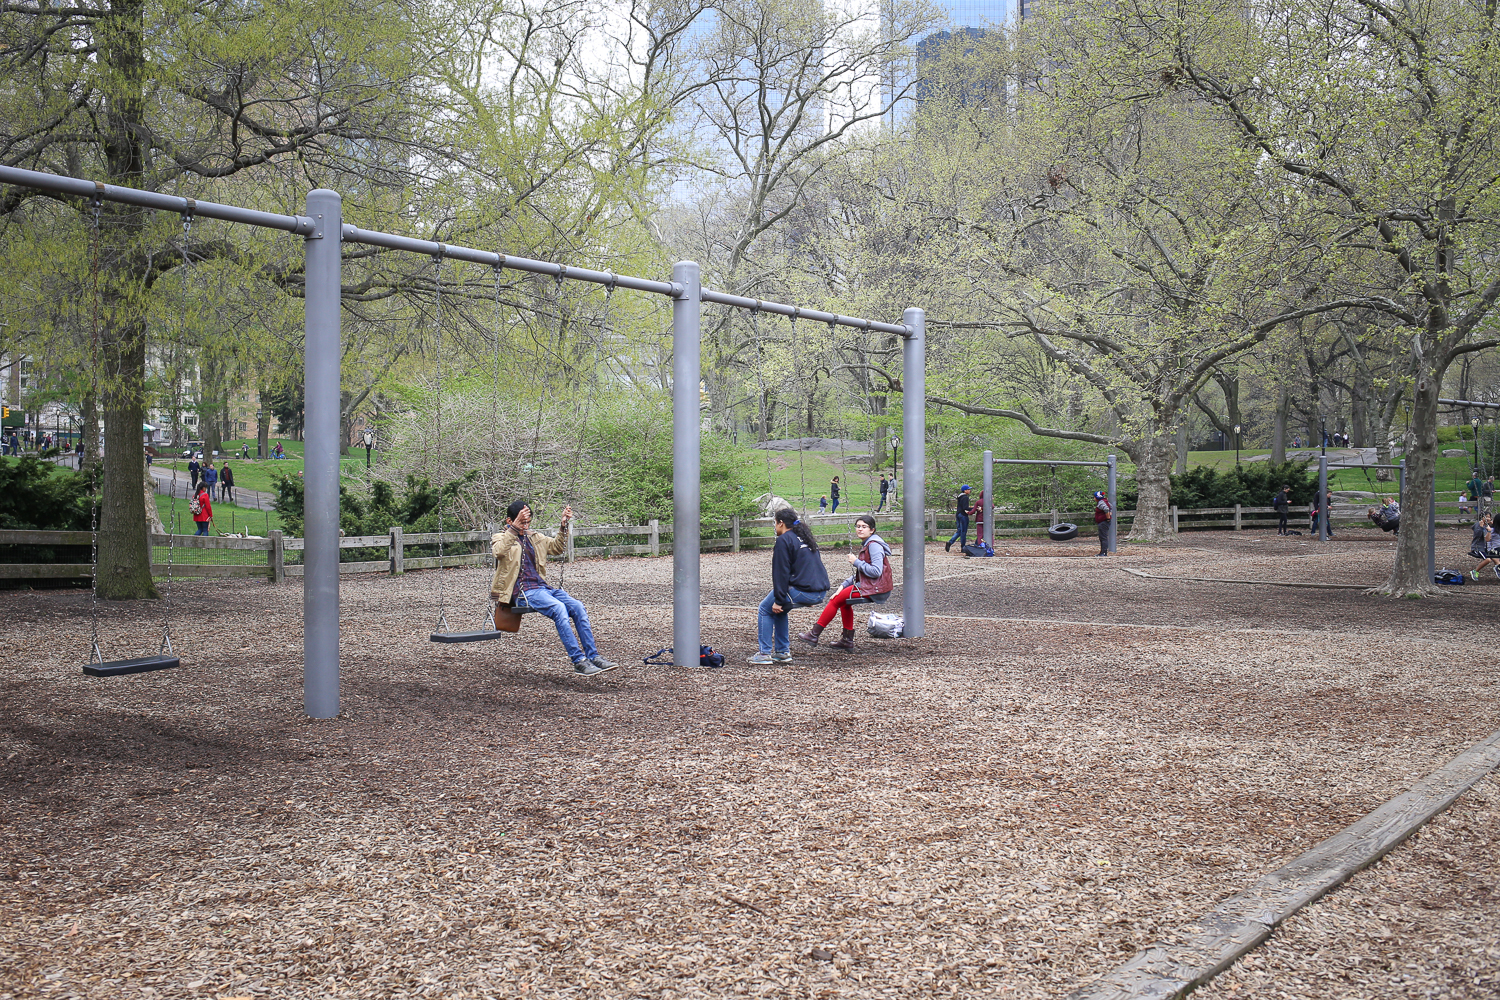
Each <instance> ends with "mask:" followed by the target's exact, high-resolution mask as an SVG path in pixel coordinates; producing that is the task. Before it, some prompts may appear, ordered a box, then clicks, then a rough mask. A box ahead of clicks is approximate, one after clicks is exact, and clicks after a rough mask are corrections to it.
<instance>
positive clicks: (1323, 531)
mask: <svg viewBox="0 0 1500 1000" xmlns="http://www.w3.org/2000/svg"><path fill="white" fill-rule="evenodd" d="M1327 497H1328V456H1327V455H1319V456H1318V496H1317V499H1316V500H1314V501H1313V505H1314V506H1315V507H1317V508H1318V510H1320V511H1322V514H1321V515H1320V516H1319V517H1318V541H1320V542H1326V541H1328V510H1327V507H1328V504H1326V503H1325V502H1324V501H1325V499H1326V498H1327Z"/></svg>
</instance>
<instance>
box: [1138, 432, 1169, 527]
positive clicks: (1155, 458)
mask: <svg viewBox="0 0 1500 1000" xmlns="http://www.w3.org/2000/svg"><path fill="white" fill-rule="evenodd" d="M1127 454H1130V457H1131V458H1132V459H1133V460H1134V461H1135V485H1136V489H1137V491H1138V493H1137V497H1136V502H1135V520H1134V521H1133V522H1132V523H1131V525H1130V540H1131V541H1132V542H1159V541H1164V540H1166V539H1168V538H1171V537H1172V511H1171V503H1172V479H1171V476H1170V475H1169V472H1170V470H1171V467H1172V439H1171V438H1170V437H1167V436H1153V437H1147V438H1144V439H1143V440H1142V441H1141V442H1140V444H1138V445H1136V446H1135V448H1134V450H1133V453H1132V452H1131V451H1129V450H1127Z"/></svg>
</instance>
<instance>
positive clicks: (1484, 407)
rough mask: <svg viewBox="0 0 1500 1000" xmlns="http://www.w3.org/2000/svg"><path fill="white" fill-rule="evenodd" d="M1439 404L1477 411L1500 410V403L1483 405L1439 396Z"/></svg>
mask: <svg viewBox="0 0 1500 1000" xmlns="http://www.w3.org/2000/svg"><path fill="white" fill-rule="evenodd" d="M1438 402H1439V403H1442V404H1443V405H1445V406H1466V407H1473V408H1474V409H1477V410H1500V403H1481V402H1479V401H1477V400H1473V399H1443V398H1442V397H1441V396H1439V397H1438Z"/></svg>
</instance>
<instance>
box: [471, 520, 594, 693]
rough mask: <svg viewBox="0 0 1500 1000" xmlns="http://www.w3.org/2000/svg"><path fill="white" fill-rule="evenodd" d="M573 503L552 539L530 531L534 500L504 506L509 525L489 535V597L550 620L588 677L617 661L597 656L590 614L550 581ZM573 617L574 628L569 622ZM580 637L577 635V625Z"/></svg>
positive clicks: (563, 547)
mask: <svg viewBox="0 0 1500 1000" xmlns="http://www.w3.org/2000/svg"><path fill="white" fill-rule="evenodd" d="M571 520H573V508H572V507H564V508H563V512H562V525H561V526H560V527H559V528H558V529H557V535H556V537H553V538H548V537H547V536H546V535H544V534H542V533H541V532H540V531H532V530H531V505H530V504H528V503H527V502H526V501H525V500H517V501H516V502H515V503H513V504H511V505H510V506H509V507H507V508H506V509H505V530H504V531H502V532H500V533H499V534H496V535H492V536H490V540H491V542H492V544H491V546H490V550H491V551H492V552H494V553H495V579H494V581H493V582H492V583H491V584H490V600H493V601H499V602H501V603H503V604H510V605H517V604H519V605H524V606H526V607H529V608H532V609H534V610H535V611H537V612H538V613H540V614H544V615H546V616H547V617H548V618H551V619H552V623H553V624H554V625H556V626H557V637H558V638H559V639H561V640H562V644H563V648H564V649H566V650H567V651H568V659H570V660H572V661H573V669H574V671H576V672H577V673H580V674H583V675H584V676H585V677H592V676H593V675H594V674H599V673H603V672H604V671H606V670H613V669H614V668H615V666H616V664H614V663H612V662H610V661H609V660H606V659H605V658H604V657H602V656H600V655H599V648H598V647H597V646H595V645H594V633H593V630H592V629H591V628H589V614H588V612H587V611H585V610H584V608H583V604H582V602H580V601H579V600H578V599H577V598H575V597H573V596H572V595H570V594H569V593H568V592H567V591H566V590H563V589H562V588H561V587H549V586H547V557H548V556H555V555H561V554H562V553H564V552H566V551H567V550H568V522H569V521H571ZM570 619H571V621H572V625H573V627H572V628H569V627H568V622H569V620H570ZM574 629H577V630H578V638H577V639H576V640H575V639H574V638H573V630H574Z"/></svg>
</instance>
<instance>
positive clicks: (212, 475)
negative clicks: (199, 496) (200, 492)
mask: <svg viewBox="0 0 1500 1000" xmlns="http://www.w3.org/2000/svg"><path fill="white" fill-rule="evenodd" d="M218 484H219V470H218V469H215V468H214V463H212V462H204V463H203V485H204V486H207V487H208V492H209V493H210V494H212V493H213V491H214V487H215V486H217V485H218Z"/></svg>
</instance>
